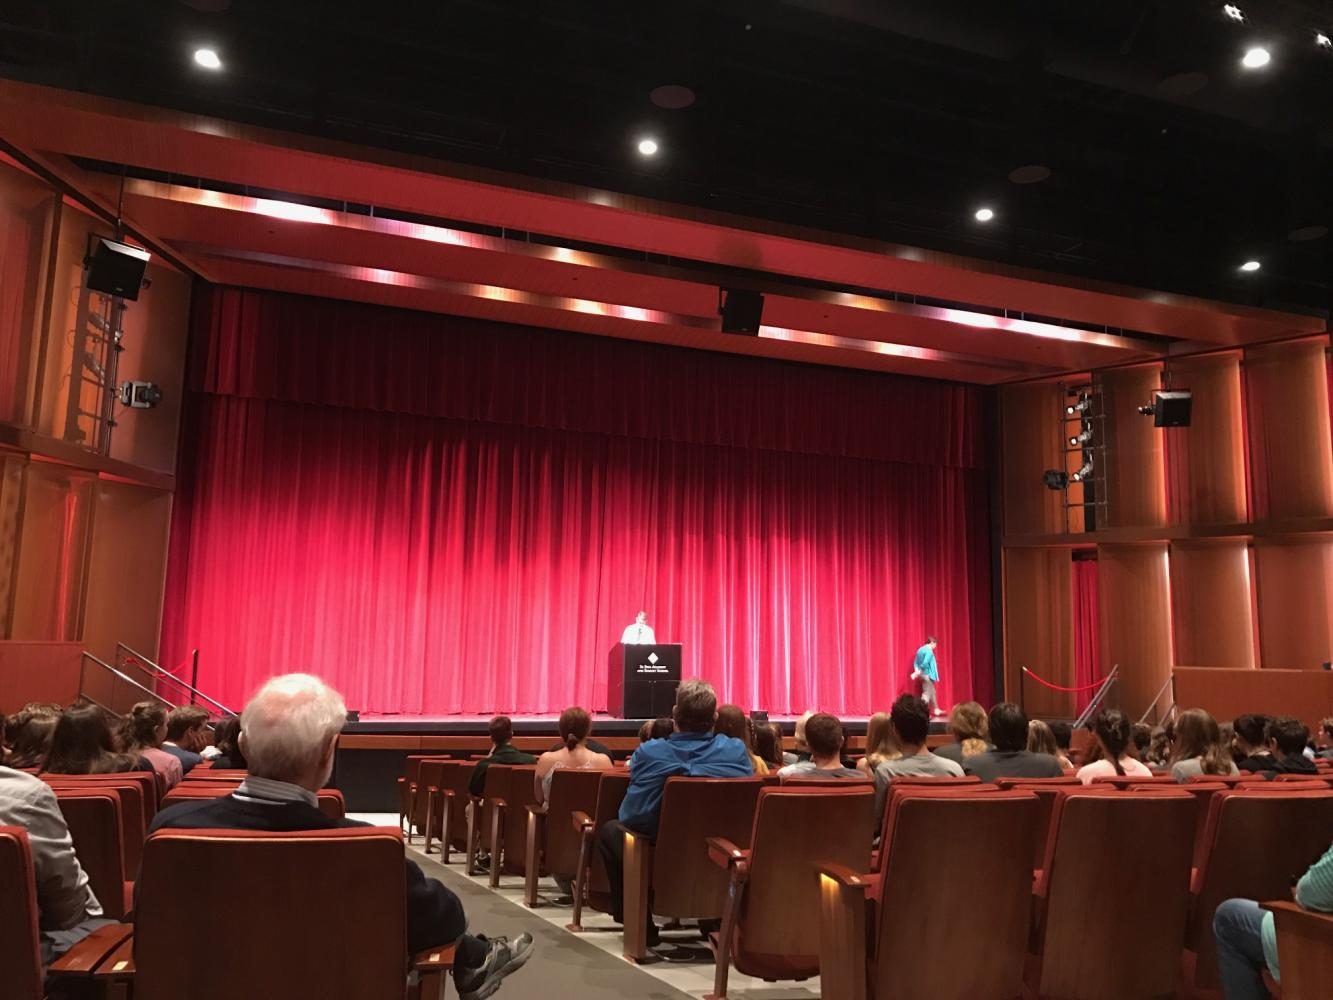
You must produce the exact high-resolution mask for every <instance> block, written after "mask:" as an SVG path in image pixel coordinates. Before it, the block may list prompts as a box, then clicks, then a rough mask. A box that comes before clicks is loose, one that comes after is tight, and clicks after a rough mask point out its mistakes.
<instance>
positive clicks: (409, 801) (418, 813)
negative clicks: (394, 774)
mask: <svg viewBox="0 0 1333 1000" xmlns="http://www.w3.org/2000/svg"><path fill="white" fill-rule="evenodd" d="M430 756H431V755H430V754H409V755H408V756H407V758H406V759H405V760H404V761H403V780H402V782H401V783H400V784H399V786H398V793H399V796H400V798H399V802H398V808H399V809H400V810H402V813H403V816H404V817H406V819H407V823H408V828H409V829H412V830H415V829H416V824H417V823H419V822H425V819H426V808H425V803H424V802H423V801H422V800H423V799H424V798H425V796H424V795H418V794H417V788H418V786H419V785H420V780H421V762H422V761H423V760H426V759H427V758H429V757H430Z"/></svg>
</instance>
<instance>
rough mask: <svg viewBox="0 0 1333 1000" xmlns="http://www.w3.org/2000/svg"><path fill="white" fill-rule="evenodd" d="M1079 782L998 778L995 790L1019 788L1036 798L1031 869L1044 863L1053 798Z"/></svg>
mask: <svg viewBox="0 0 1333 1000" xmlns="http://www.w3.org/2000/svg"><path fill="white" fill-rule="evenodd" d="M1079 784H1081V783H1080V782H1079V780H1078V779H1077V778H1073V777H1066V778H998V779H997V780H996V782H995V785H996V787H997V788H1000V789H1003V790H1006V791H1007V790H1009V789H1011V788H1021V789H1023V790H1025V791H1029V792H1032V793H1033V794H1034V795H1036V796H1037V836H1036V837H1035V838H1033V841H1032V868H1033V870H1039V869H1040V868H1041V866H1042V865H1044V864H1045V863H1046V844H1047V842H1048V841H1049V840H1050V836H1051V812H1052V810H1053V809H1054V806H1055V797H1056V795H1057V794H1058V792H1059V790H1060V789H1061V788H1074V787H1077V786H1078V785H1079Z"/></svg>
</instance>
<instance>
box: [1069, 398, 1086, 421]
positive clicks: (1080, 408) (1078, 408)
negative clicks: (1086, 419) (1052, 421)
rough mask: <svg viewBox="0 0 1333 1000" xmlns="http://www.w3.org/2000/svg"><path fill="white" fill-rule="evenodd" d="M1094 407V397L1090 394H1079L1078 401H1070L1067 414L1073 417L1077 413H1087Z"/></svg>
mask: <svg viewBox="0 0 1333 1000" xmlns="http://www.w3.org/2000/svg"><path fill="white" fill-rule="evenodd" d="M1091 409H1092V399H1091V398H1089V397H1088V396H1079V397H1078V402H1077V403H1070V404H1069V405H1068V406H1066V407H1065V416H1069V417H1072V416H1074V415H1075V414H1076V413H1087V412H1088V411H1089V410H1091Z"/></svg>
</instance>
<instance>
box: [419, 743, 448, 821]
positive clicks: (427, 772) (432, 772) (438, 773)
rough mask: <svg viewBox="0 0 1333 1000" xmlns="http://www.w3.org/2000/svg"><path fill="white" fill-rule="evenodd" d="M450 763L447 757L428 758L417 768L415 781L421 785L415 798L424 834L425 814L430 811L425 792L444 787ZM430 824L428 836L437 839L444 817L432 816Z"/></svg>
mask: <svg viewBox="0 0 1333 1000" xmlns="http://www.w3.org/2000/svg"><path fill="white" fill-rule="evenodd" d="M452 763H453V761H452V760H450V759H449V758H448V757H428V758H426V759H425V760H423V761H422V762H421V764H420V766H419V768H418V771H417V780H418V782H419V783H420V785H421V793H420V794H419V795H418V796H417V812H418V813H419V814H420V818H421V829H422V832H425V823H426V813H427V812H429V811H430V810H429V805H430V801H429V798H428V797H427V794H426V791H427V790H428V789H431V788H442V787H444V772H445V771H446V770H448V768H449V765H450V764H452ZM430 823H431V830H430V836H431V837H438V836H439V835H440V830H441V829H442V828H443V826H444V817H443V816H439V815H432V816H431V817H430Z"/></svg>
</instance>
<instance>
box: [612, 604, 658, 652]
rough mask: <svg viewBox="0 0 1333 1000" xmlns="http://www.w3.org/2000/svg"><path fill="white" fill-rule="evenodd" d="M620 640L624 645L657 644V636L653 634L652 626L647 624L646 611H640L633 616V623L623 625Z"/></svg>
mask: <svg viewBox="0 0 1333 1000" xmlns="http://www.w3.org/2000/svg"><path fill="white" fill-rule="evenodd" d="M620 641H621V642H623V643H624V644H625V645H626V646H653V645H656V644H657V636H655V635H653V629H652V626H651V625H649V624H648V612H646V611H640V612H639V613H638V614H637V615H635V616H634V623H633V624H632V625H627V626H626V627H625V632H624V634H623V635H622V636H621V637H620Z"/></svg>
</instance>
